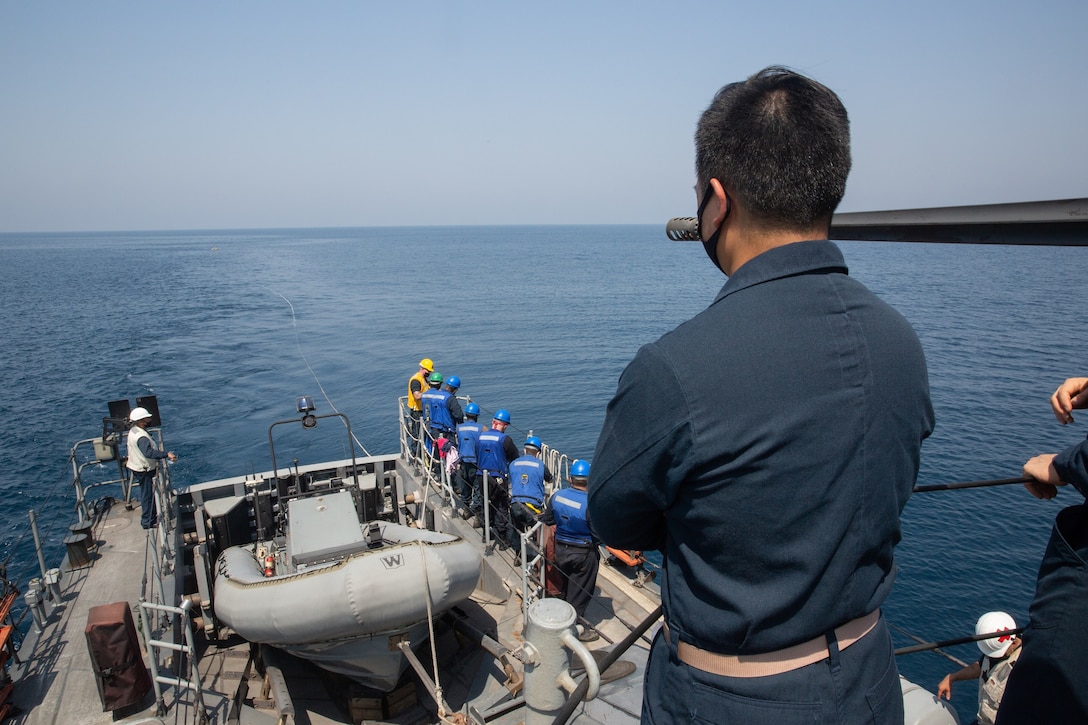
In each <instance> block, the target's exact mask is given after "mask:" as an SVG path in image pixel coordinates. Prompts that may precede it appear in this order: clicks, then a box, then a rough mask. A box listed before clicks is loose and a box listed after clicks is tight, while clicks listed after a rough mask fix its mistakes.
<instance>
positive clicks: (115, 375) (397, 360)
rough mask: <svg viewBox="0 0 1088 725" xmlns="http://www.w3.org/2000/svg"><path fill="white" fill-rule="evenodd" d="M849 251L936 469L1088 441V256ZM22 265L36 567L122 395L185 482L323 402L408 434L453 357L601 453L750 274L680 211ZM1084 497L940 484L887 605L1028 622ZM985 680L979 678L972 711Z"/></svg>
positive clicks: (9, 464)
mask: <svg viewBox="0 0 1088 725" xmlns="http://www.w3.org/2000/svg"><path fill="white" fill-rule="evenodd" d="M840 247H841V248H842V250H843V252H844V254H845V256H846V259H847V263H848V265H849V266H850V270H851V274H852V275H853V276H854V277H856V278H858V279H860V280H861V281H863V282H864V283H865V284H866V285H868V286H869V287H870V288H871V289H872V290H873V291H874V292H876V293H877V294H878V295H880V296H881V297H883V298H884V299H886V300H887V301H888V302H890V303H891V304H892V305H894V306H895V307H897V308H898V309H899V310H900V311H901V312H902V313H903V314H904V315H905V316H906V317H907V319H909V320H910V321H911V323H912V324H913V325H914V327H915V329H916V330H917V331H918V334H919V336H920V338H921V340H922V344H923V346H924V348H925V350H926V355H927V359H928V362H929V371H930V382H931V388H932V396H933V404H934V408H935V411H936V419H937V427H936V431H935V432H934V434H933V436H932V437H931V438H930V439H929V440H928V441H926V443H925V445H924V447H923V453H922V459H923V460H922V471H921V475H920V478H919V483H922V484H928V483H951V482H957V481H972V480H982V479H999V478H1010V477H1014V476H1018V475H1020V466H1021V465H1022V464H1023V462H1024V461H1025V460H1026V459H1027V458H1029V457H1030V456H1032V455H1035V454H1036V453H1040V452H1045V451H1055V450H1058V449H1060V448H1062V447H1065V446H1067V445H1070V444H1072V443H1074V442H1076V441H1079V440H1081V439H1082V438H1083V437H1084V435H1085V431H1086V429H1088V426H1086V423H1088V412H1086V413H1085V414H1084V415H1083V417H1078V420H1077V422H1076V423H1074V424H1073V425H1071V426H1067V427H1064V428H1063V427H1062V426H1060V425H1058V423H1057V422H1056V421H1055V420H1054V417H1053V415H1052V414H1051V412H1050V409H1049V405H1048V403H1047V399H1048V397H1049V395H1050V394H1051V392H1053V390H1054V389H1055V388H1056V387H1057V385H1058V384H1059V383H1060V382H1061V381H1062V380H1064V379H1065V378H1066V377H1070V376H1073V375H1085V374H1088V370H1086V368H1085V366H1086V363H1088V334H1085V329H1084V327H1083V324H1082V322H1081V319H1080V317H1081V314H1080V313H1077V312H1076V310H1077V309H1081V308H1080V304H1081V300H1083V299H1084V298H1085V296H1086V295H1085V291H1086V281H1085V277H1084V267H1085V264H1084V262H1085V255H1086V254H1088V250H1085V249H1077V248H1046V247H996V246H966V245H964V246H960V245H935V244H903V243H865V242H843V243H840ZM0 267H2V269H3V270H4V271H3V273H2V275H0V293H2V294H0V300H2V310H0V325H2V327H0V329H2V330H3V334H4V344H3V345H2V346H0V379H2V380H4V381H5V383H6V389H7V390H8V392H7V394H6V399H7V401H8V403H7V410H8V413H7V418H8V422H7V424H5V426H4V429H5V434H4V435H3V436H2V437H0V461H2V466H0V496H2V500H3V502H4V503H3V506H2V507H0V557H2V558H3V561H4V562H6V563H7V565H8V572H9V575H10V576H12V577H18V578H19V579H20V581H22V582H25V580H26V578H27V577H28V576H36V568H37V564H36V560H35V557H34V553H33V545H32V541H31V540H30V537H29V535H28V533H27V531H28V525H27V521H28V519H27V516H28V511H29V510H31V509H34V510H35V511H37V513H38V516H39V518H40V519H41V521H42V529H43V536H44V538H45V548H46V558H47V561H50V562H52V561H56V560H58V559H59V557H60V556H61V553H62V551H63V544H62V539H63V537H64V535H65V534H67V528H66V527H67V524H68V523H69V522H70V520H71V517H72V515H73V511H74V508H73V504H74V500H73V498H72V495H71V485H70V483H71V478H72V469H71V465H70V464H69V463H68V462H67V461H68V452H69V449H70V448H71V446H72V445H73V444H74V443H75V442H76V441H77V440H80V439H86V438H91V437H94V436H97V435H99V430H100V426H101V418H102V417H103V416H105V415H107V413H108V410H107V407H106V403H107V401H109V400H114V399H120V398H127V399H129V400H134V399H135V398H136V397H138V396H143V395H151V394H153V395H156V396H158V401H159V406H160V410H161V413H162V418H163V430H164V436H165V438H166V442H167V447H168V448H169V449H171V450H173V451H176V452H177V453H178V454H179V456H180V459H179V461H178V462H177V463H175V464H173V467H172V473H171V475H172V479H173V481H174V485H175V486H184V485H186V484H189V483H195V482H198V481H201V480H207V479H211V478H221V477H225V476H231V475H238V474H241V473H245V472H247V471H254V470H257V471H259V470H265V469H267V468H269V467H270V459H269V455H268V441H269V425H270V424H271V423H272V422H274V421H277V420H283V419H287V418H294V417H296V414H295V399H296V397H298V396H300V395H312V396H314V397H315V399H316V401H317V404H318V411H317V412H318V413H319V414H321V413H332V412H341V413H344V414H346V415H348V416H349V417H350V419H351V423H352V429H353V432H354V433H355V436H356V437H357V438H358V439H359V441H360V442H361V444H362V446H363V447H365V450H367V451H370V452H373V453H379V452H388V451H392V450H395V449H396V447H397V433H396V420H397V419H396V398H397V396H399V395H403V394H404V392H405V389H406V381H407V379H408V377H409V376H410V375H411V374H412V373H413V372H414V371H415V370H416V368H417V362H418V361H419V359H420V358H422V357H430V358H433V359H434V360H435V363H436V369H437V370H439V371H440V372H442V373H443V374H445V375H451V374H456V375H458V376H459V377H460V378H461V380H462V388H461V391H460V392H461V393H462V394H467V395H469V396H471V397H472V398H473V399H474V400H475V401H477V402H478V403H479V404H480V405H481V407H482V408H483V409H484V410H485V411H493V410H495V409H497V408H499V407H504V408H507V409H508V410H510V412H511V414H512V417H513V434H514V435H515V437H517V438H520V437H522V436H524V435H527V434H528V433H529V432H530V431H532V432H533V433H534V434H536V435H538V436H540V437H541V438H542V439H543V440H544V442H545V443H547V444H548V445H550V446H552V447H554V448H557V449H559V450H561V451H563V452H565V453H566V454H568V455H569V456H571V457H572V458H574V457H580V458H590V457H591V456H592V453H593V449H594V445H595V443H596V439H597V435H598V432H599V430H600V426H601V423H602V421H603V418H604V411H605V406H606V404H607V402H608V400H609V398H610V397H611V395H612V393H613V392H614V390H615V384H616V380H617V378H618V376H619V374H620V372H621V371H622V370H623V367H624V366H625V365H626V363H627V362H628V361H629V360H630V359H631V357H632V356H633V355H634V353H635V351H636V350H637V349H638V347H639V346H640V345H641V344H643V343H645V342H648V341H651V340H654V339H656V338H657V337H658V336H660V335H661V334H662V333H664V332H666V331H668V330H669V329H671V328H672V327H674V326H676V325H677V324H679V323H680V322H682V321H683V320H685V319H687V318H688V317H690V316H692V315H694V314H695V313H697V312H698V311H699V310H701V309H703V308H704V307H705V306H706V305H707V304H708V303H709V302H710V301H711V300H713V298H714V296H715V295H716V294H717V291H718V290H719V289H720V287H721V285H722V284H723V283H724V281H725V279H724V277H722V276H721V275H720V273H718V272H717V270H715V269H714V268H713V267H712V266H711V265H710V263H709V262H708V261H707V260H706V259H705V256H704V254H703V250H702V248H701V246H700V245H697V244H684V243H675V242H669V241H667V240H666V239H665V237H664V230H663V228H662V227H658V226H521V227H416V228H408V227H398V228H353V229H280V230H275V229H263V230H231V231H178V232H121V233H87V234H76V233H65V234H0ZM723 384H727V381H724V382H723ZM319 430H320V432H321V433H322V434H323V435H314V436H306V437H302V436H301V434H295V433H294V432H283V433H281V432H280V429H279V428H277V431H276V439H275V443H276V455H277V459H280V460H283V459H290V458H292V457H298V458H300V460H301V461H302V462H303V463H306V462H308V461H316V460H320V459H323V458H327V457H329V456H330V455H331V456H336V457H341V456H343V455H349V454H350V448H349V442H348V439H347V436H346V435H345V434H344V431H343V428H342V426H338V425H337V424H336V423H335V422H332V421H330V422H328V423H326V422H324V421H323V422H322V424H321V425H320V426H319ZM359 452H360V453H362V451H359ZM1077 498H1078V495H1077V494H1076V492H1075V491H1072V490H1065V491H1062V492H1061V493H1060V494H1059V496H1058V497H1057V499H1055V500H1054V501H1049V502H1041V501H1037V500H1036V499H1034V498H1032V497H1031V496H1029V495H1028V494H1027V493H1026V492H1025V491H1024V489H1023V488H1022V487H1021V486H1019V485H1016V486H1004V487H1001V488H985V489H975V490H963V491H947V492H937V493H924V494H916V495H915V496H914V497H913V498H912V499H911V501H910V502H909V503H908V505H907V508H906V510H905V511H904V513H903V517H902V520H903V540H902V542H901V543H900V545H899V547H898V549H897V557H896V558H897V562H898V565H899V576H898V579H897V583H896V586H895V589H894V591H893V593H892V596H891V598H890V599H889V600H888V601H887V602H886V605H885V608H884V609H885V613H886V615H887V617H888V620H889V621H890V622H891V623H892V624H893V625H894V626H895V627H896V628H897V629H896V631H895V635H896V643H897V645H900V646H905V645H908V644H913V643H914V642H913V641H912V640H911V639H910V637H909V636H908V635H907V634H904V632H907V633H910V634H913V635H914V636H916V637H919V638H922V639H924V640H927V641H929V640H940V639H949V638H954V637H959V636H964V635H968V634H972V633H973V630H974V623H975V620H976V619H977V618H978V616H979V615H980V614H982V613H983V612H985V611H988V610H993V609H1003V610H1005V611H1008V612H1009V613H1010V614H1012V615H1013V617H1014V618H1015V619H1016V620H1017V622H1018V623H1021V624H1024V623H1026V621H1027V607H1028V604H1029V602H1030V600H1031V596H1032V593H1033V591H1034V581H1035V573H1036V567H1037V565H1038V561H1039V558H1040V556H1041V554H1042V552H1043V549H1044V548H1045V544H1046V540H1047V537H1048V536H1049V530H1050V526H1051V523H1052V520H1053V517H1054V515H1055V514H1056V513H1057V512H1058V510H1060V508H1062V507H1063V506H1065V505H1069V504H1071V503H1074V502H1076V500H1077ZM50 522H52V523H50ZM900 630H902V631H900ZM949 651H950V652H951V653H952V654H954V655H956V656H958V657H960V658H961V659H963V660H965V661H971V660H972V659H975V658H977V656H978V650H977V648H976V647H975V646H974V645H965V646H960V647H953V648H951V649H950V650H949ZM899 668H900V671H901V672H902V673H903V674H904V675H905V676H907V677H908V678H910V679H911V680H913V681H915V682H917V683H919V684H921V685H923V686H924V687H926V688H928V689H930V690H931V691H935V690H936V686H937V682H938V681H939V680H940V678H941V677H942V676H943V675H944V674H945V673H946V672H948V671H950V670H953V669H957V667H956V666H955V665H953V664H952V663H950V662H948V661H946V660H944V659H943V658H941V657H940V656H938V655H935V654H932V653H919V654H911V655H905V656H902V657H900V658H899ZM975 694H976V693H975V688H974V687H973V686H972V685H971V684H970V683H962V684H959V685H957V686H956V688H955V690H954V700H953V701H954V703H955V704H956V706H957V708H958V709H959V711H960V713H961V716H966V717H965V720H964V721H965V722H966V721H968V720H969V719H970V717H973V713H974V707H975V705H974V702H975Z"/></svg>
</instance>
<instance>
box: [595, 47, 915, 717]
mask: <svg viewBox="0 0 1088 725" xmlns="http://www.w3.org/2000/svg"><path fill="white" fill-rule="evenodd" d="M695 142H696V153H695V156H696V176H697V179H698V184H697V187H696V193H697V201H698V204H699V207H698V221H699V238H700V239H702V240H703V244H704V248H705V249H706V252H707V255H708V256H709V257H710V259H711V260H712V261H713V262H714V264H715V265H716V266H717V267H718V268H719V269H721V270H722V271H723V272H724V273H725V274H726V275H727V276H728V277H729V280H728V281H727V282H726V284H725V286H724V287H723V288H722V290H721V292H720V293H719V294H718V296H717V298H716V299H715V300H714V301H713V303H711V305H710V307H708V308H707V309H706V310H704V311H703V312H701V313H699V314H698V315H696V316H695V317H694V318H692V319H691V320H689V321H688V322H685V323H684V324H682V325H680V326H679V327H678V328H676V329H675V330H673V331H672V332H669V333H668V334H666V335H665V336H664V337H662V338H661V339H660V340H658V341H657V342H654V343H651V344H648V345H646V346H644V347H643V348H642V349H641V350H639V352H638V354H637V355H636V356H635V358H634V360H633V361H632V362H631V363H630V364H629V365H628V367H627V369H626V370H625V371H624V372H623V375H622V376H621V378H620V381H619V385H618V388H617V390H616V395H615V397H614V398H613V399H612V401H611V402H610V403H609V405H608V411H607V414H606V418H605V422H604V427H603V429H602V431H601V436H600V439H599V440H598V442H597V449H596V453H595V454H594V461H593V473H592V475H591V477H590V482H589V484H590V485H589V511H590V514H591V516H592V521H593V527H594V530H595V531H596V532H597V534H598V535H599V536H600V537H601V539H602V540H603V541H604V542H605V543H606V544H608V545H610V546H615V547H617V548H623V549H642V550H649V549H659V550H661V551H662V552H663V576H662V578H661V599H662V605H663V607H664V610H665V623H664V624H665V626H664V627H663V628H662V630H661V631H660V632H658V634H657V636H656V637H655V639H654V644H653V648H652V651H651V654H650V661H649V663H648V665H647V671H646V680H645V687H644V692H643V711H642V717H643V721H644V722H651V723H672V722H713V723H723V722H728V723H745V724H746V725H752V724H756V725H758V724H759V723H773V725H787V724H788V723H807V724H809V725H811V724H812V723H861V722H864V723H887V724H889V725H890V724H892V723H894V724H895V725H900V724H901V723H902V722H903V698H902V695H901V692H900V685H899V677H898V671H897V669H896V664H895V658H894V656H893V654H892V643H891V637H890V636H889V634H888V631H887V628H886V626H885V624H884V621H883V619H882V618H881V616H880V605H881V602H883V601H884V599H885V598H886V597H887V596H888V592H889V591H890V590H891V587H892V582H893V581H894V579H895V563H894V559H893V547H894V546H895V544H896V543H897V542H898V541H899V538H900V527H899V514H900V512H901V511H902V509H903V506H904V505H905V504H906V502H907V498H908V497H909V496H910V493H911V489H912V488H913V485H914V482H915V478H916V476H917V473H918V465H919V456H920V449H921V445H922V440H923V439H924V438H925V437H926V436H927V435H929V433H930V432H931V430H932V428H933V410H932V407H931V405H930V398H929V384H928V376H927V373H926V364H925V359H924V356H923V354H922V348H921V345H920V344H919V342H918V338H917V336H916V335H915V333H914V330H913V329H911V326H910V325H909V324H908V323H907V321H906V320H905V319H903V317H902V316H901V315H900V314H899V313H898V312H896V311H895V310H894V309H892V308H891V307H890V306H889V305H888V304H886V303H885V302H883V301H882V300H881V299H880V298H878V297H877V296H876V295H874V294H873V293H872V292H870V291H869V290H868V289H866V288H865V287H864V286H863V285H862V284H861V283H860V282H858V281H856V280H854V279H853V278H851V277H850V276H848V273H847V268H846V264H845V262H844V261H843V256H842V254H841V253H840V251H839V249H838V248H837V247H836V246H835V245H834V244H832V243H831V242H829V241H827V237H828V231H829V226H830V222H831V216H832V213H833V212H834V210H835V207H836V206H837V205H838V203H839V200H840V199H841V198H842V195H843V193H844V190H845V185H846V176H847V173H848V171H849V168H850V147H849V123H848V120H847V115H846V110H845V109H844V108H843V106H842V103H841V102H840V101H839V99H838V97H836V96H835V94H834V93H833V92H831V91H830V90H829V89H827V88H826V87H824V86H822V85H820V84H818V83H816V82H814V81H812V80H810V79H808V78H805V77H803V76H800V75H798V74H796V73H793V72H791V71H788V70H786V69H782V68H768V69H766V70H764V71H762V72H760V73H759V74H757V75H755V76H752V77H751V78H749V79H748V80H747V81H744V82H740V83H734V84H730V85H728V86H725V87H724V88H722V89H721V90H720V91H719V92H718V94H717V96H716V97H715V99H714V100H713V102H712V103H711V105H710V107H709V108H708V109H707V110H706V112H705V113H704V114H703V116H702V118H701V119H700V122H699V125H698V127H697V130H696V135H695ZM666 253H667V252H666Z"/></svg>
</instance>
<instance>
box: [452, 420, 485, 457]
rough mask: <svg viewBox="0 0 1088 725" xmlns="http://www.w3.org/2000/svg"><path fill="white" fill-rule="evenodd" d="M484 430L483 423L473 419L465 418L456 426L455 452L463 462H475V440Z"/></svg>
mask: <svg viewBox="0 0 1088 725" xmlns="http://www.w3.org/2000/svg"><path fill="white" fill-rule="evenodd" d="M483 432H484V424H483V423H480V422H478V421H475V420H467V421H465V422H464V423H462V424H461V425H459V426H457V452H458V453H459V454H460V455H461V460H462V461H464V462H465V463H475V462H476V441H478V440H479V439H480V434H481V433H483Z"/></svg>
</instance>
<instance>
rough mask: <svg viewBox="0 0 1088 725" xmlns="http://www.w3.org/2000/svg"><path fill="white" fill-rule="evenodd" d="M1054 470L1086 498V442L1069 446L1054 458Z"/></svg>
mask: <svg viewBox="0 0 1088 725" xmlns="http://www.w3.org/2000/svg"><path fill="white" fill-rule="evenodd" d="M1054 469H1055V470H1057V472H1058V475H1059V476H1060V477H1061V479H1062V480H1063V481H1065V482H1066V483H1071V484H1073V486H1075V487H1076V489H1077V490H1078V491H1080V492H1081V494H1082V495H1083V496H1084V497H1085V498H1088V440H1084V441H1082V442H1081V443H1079V444H1078V445H1075V446H1070V447H1069V448H1066V449H1065V450H1064V451H1062V452H1061V453H1059V454H1058V455H1057V456H1055V458H1054Z"/></svg>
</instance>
